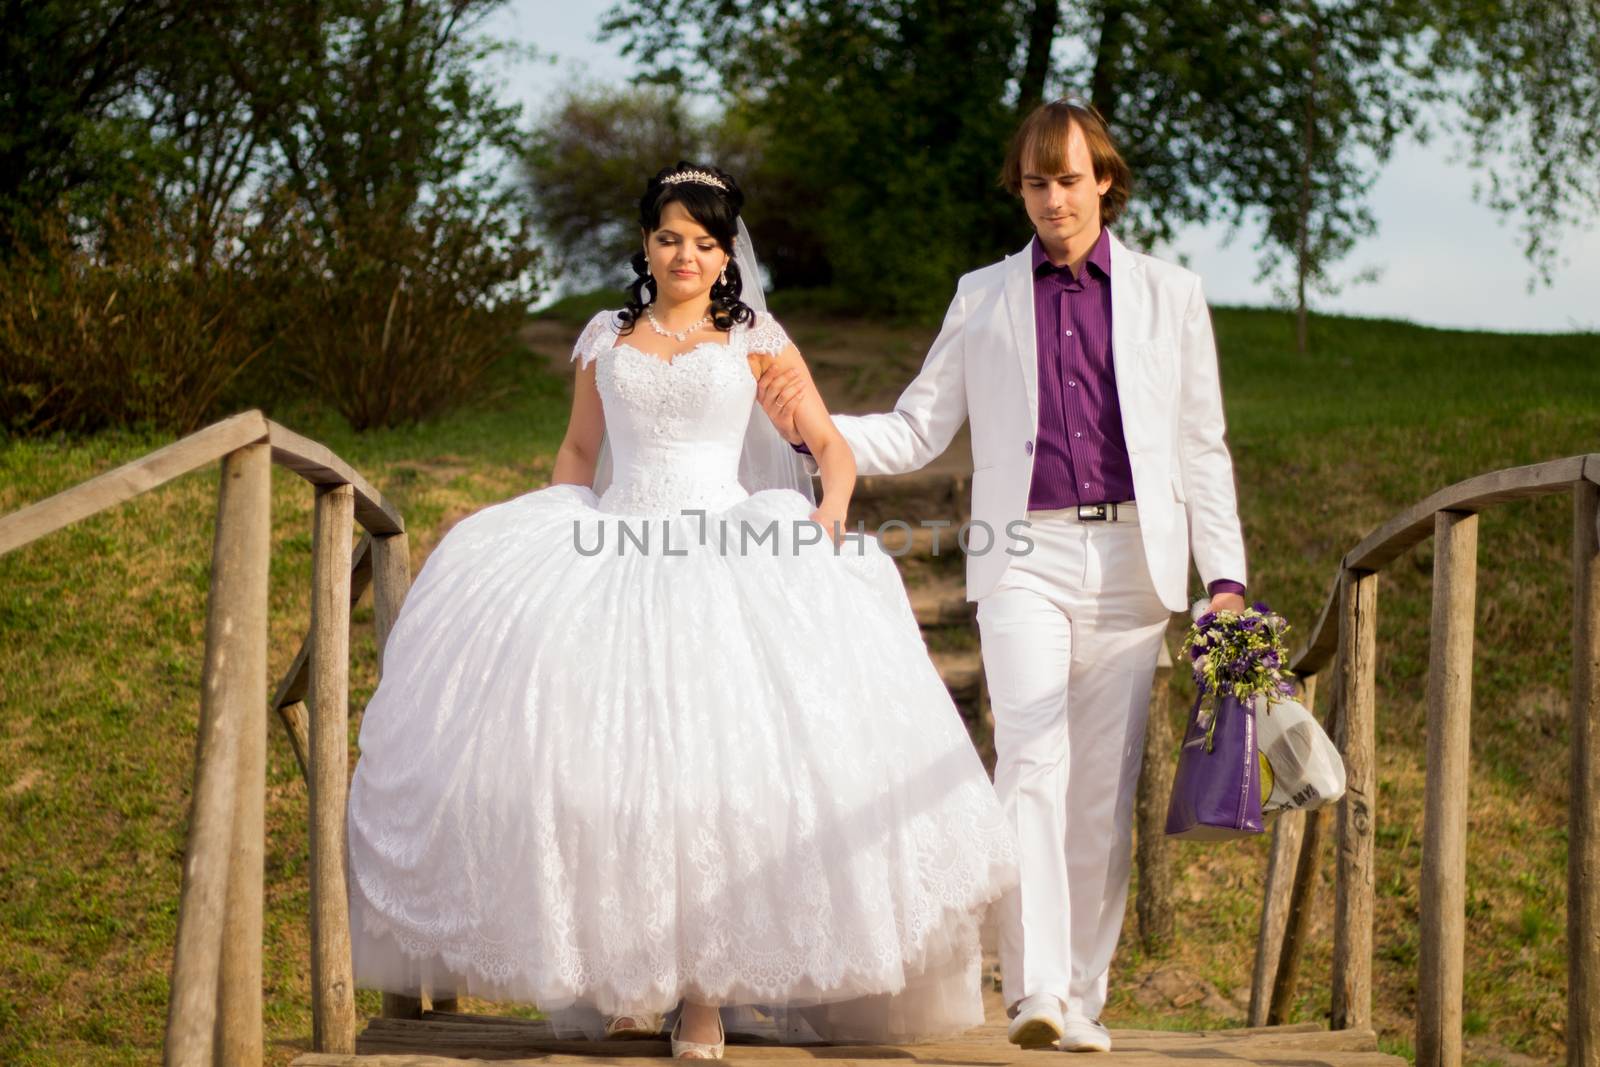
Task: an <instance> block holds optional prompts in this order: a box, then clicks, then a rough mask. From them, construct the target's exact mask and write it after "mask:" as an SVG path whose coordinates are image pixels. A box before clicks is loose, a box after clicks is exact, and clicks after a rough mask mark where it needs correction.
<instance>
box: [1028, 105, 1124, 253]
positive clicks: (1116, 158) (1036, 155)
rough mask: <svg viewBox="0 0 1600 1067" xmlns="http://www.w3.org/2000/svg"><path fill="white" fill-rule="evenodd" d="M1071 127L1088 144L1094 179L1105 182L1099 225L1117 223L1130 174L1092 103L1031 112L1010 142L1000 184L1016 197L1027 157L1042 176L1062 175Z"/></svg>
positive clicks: (1050, 107) (1065, 166)
mask: <svg viewBox="0 0 1600 1067" xmlns="http://www.w3.org/2000/svg"><path fill="white" fill-rule="evenodd" d="M1074 125H1076V126H1077V127H1078V129H1080V130H1082V131H1083V140H1084V143H1085V144H1087V145H1088V146H1089V158H1090V159H1091V160H1093V162H1094V177H1095V181H1096V182H1099V181H1102V180H1104V179H1106V178H1110V179H1111V188H1109V189H1107V190H1106V192H1105V195H1104V196H1102V197H1101V198H1100V221H1101V222H1102V223H1104V224H1105V225H1107V226H1109V225H1111V224H1112V223H1113V222H1116V221H1117V217H1118V216H1119V215H1121V214H1122V209H1123V208H1125V207H1127V206H1128V194H1129V192H1130V191H1131V190H1132V188H1133V172H1132V171H1131V170H1129V169H1128V164H1127V162H1126V161H1125V160H1124V159H1123V158H1122V153H1120V152H1118V151H1117V145H1116V142H1115V141H1113V140H1112V139H1111V131H1110V130H1108V129H1106V120H1105V119H1103V118H1101V117H1100V112H1098V111H1096V110H1095V108H1094V105H1092V104H1075V103H1072V102H1071V101H1069V100H1052V101H1051V102H1050V103H1048V104H1040V105H1039V106H1038V107H1036V108H1034V109H1033V113H1032V114H1030V115H1029V116H1028V117H1027V118H1025V119H1023V120H1022V125H1021V126H1018V127H1017V132H1016V133H1015V134H1014V135H1013V136H1012V138H1011V147H1010V148H1009V149H1007V150H1006V161H1005V165H1004V166H1003V167H1001V168H1000V185H1001V186H1002V187H1003V188H1004V189H1005V190H1006V191H1007V192H1009V193H1011V194H1012V195H1013V196H1015V195H1017V194H1020V193H1021V192H1022V168H1023V166H1024V164H1025V163H1027V162H1028V161H1029V159H1028V157H1030V156H1031V157H1032V162H1033V163H1034V164H1035V165H1037V166H1038V167H1039V169H1040V170H1042V171H1043V172H1044V173H1046V174H1061V173H1063V172H1065V171H1066V169H1067V137H1068V135H1069V134H1071V132H1072V127H1073V126H1074Z"/></svg>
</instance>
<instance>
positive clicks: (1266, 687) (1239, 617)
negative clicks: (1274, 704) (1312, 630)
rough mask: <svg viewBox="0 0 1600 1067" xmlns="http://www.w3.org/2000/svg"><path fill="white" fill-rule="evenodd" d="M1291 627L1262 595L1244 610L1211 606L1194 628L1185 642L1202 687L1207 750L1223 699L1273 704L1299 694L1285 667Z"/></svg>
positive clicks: (1213, 740) (1202, 710)
mask: <svg viewBox="0 0 1600 1067" xmlns="http://www.w3.org/2000/svg"><path fill="white" fill-rule="evenodd" d="M1288 632H1289V624H1288V622H1287V621H1285V620H1284V617H1283V616H1282V615H1279V614H1278V613H1276V612H1275V611H1273V610H1272V609H1271V608H1269V607H1267V605H1265V604H1263V603H1261V602H1260V601H1259V600H1258V601H1256V602H1255V604H1253V605H1251V606H1250V607H1248V608H1246V609H1245V610H1244V611H1207V612H1205V613H1204V614H1201V615H1200V616H1198V617H1197V618H1196V619H1195V620H1194V625H1192V626H1190V627H1189V632H1188V633H1187V634H1185V635H1184V638H1183V647H1184V651H1185V652H1186V653H1187V654H1188V656H1189V662H1190V669H1191V670H1193V671H1194V684H1195V688H1197V689H1198V690H1199V691H1200V705H1201V718H1202V720H1203V723H1204V725H1205V727H1206V751H1207V752H1210V751H1211V750H1212V749H1213V747H1214V746H1215V740H1216V728H1217V719H1216V710H1217V703H1218V701H1219V700H1220V699H1221V698H1223V697H1233V698H1235V699H1237V700H1239V701H1240V702H1241V703H1244V704H1247V705H1251V706H1254V705H1255V704H1256V698H1257V697H1261V698H1264V699H1265V700H1266V701H1267V702H1269V703H1270V702H1271V701H1272V700H1273V699H1274V698H1278V699H1282V698H1284V697H1288V696H1292V695H1293V694H1294V682H1293V680H1292V676H1291V675H1290V674H1289V671H1288V669H1287V668H1286V667H1285V666H1284V664H1285V663H1286V662H1287V661H1288V659H1289V653H1288V652H1287V651H1286V650H1285V648H1284V643H1283V637H1284V635H1285V634H1287V633H1288Z"/></svg>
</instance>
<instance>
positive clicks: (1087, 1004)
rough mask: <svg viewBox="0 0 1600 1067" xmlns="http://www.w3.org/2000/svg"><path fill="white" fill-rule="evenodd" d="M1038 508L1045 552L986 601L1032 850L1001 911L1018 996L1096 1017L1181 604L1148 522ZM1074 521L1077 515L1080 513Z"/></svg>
mask: <svg viewBox="0 0 1600 1067" xmlns="http://www.w3.org/2000/svg"><path fill="white" fill-rule="evenodd" d="M1075 515H1076V510H1075V509H1071V510H1069V511H1067V512H1060V511H1031V512H1029V513H1028V519H1029V521H1030V522H1031V523H1032V528H1031V529H1030V530H1029V534H1028V536H1029V537H1031V538H1032V539H1033V541H1034V546H1033V550H1032V551H1031V552H1030V553H1029V554H1028V555H1024V556H1019V557H1017V558H1016V559H1013V560H1012V561H1011V563H1010V565H1009V567H1008V568H1007V570H1006V573H1005V574H1004V575H1003V576H1002V577H1001V579H1000V582H999V584H998V585H997V586H996V587H995V589H994V591H993V592H991V593H990V594H989V595H987V596H985V597H983V598H982V599H981V600H980V601H979V602H978V627H979V632H980V635H981V637H982V641H983V665H984V671H985V673H986V675H987V680H988V685H989V695H990V701H991V705H992V707H993V711H994V727H995V737H994V743H995V754H996V757H997V763H996V767H995V789H996V791H997V792H998V793H999V795H1000V801H1001V803H1002V804H1003V805H1004V807H1005V810H1006V813H1007V815H1008V816H1009V817H1010V818H1011V819H1012V821H1013V825H1014V826H1015V828H1016V831H1017V837H1018V840H1019V841H1020V843H1021V847H1022V853H1021V875H1022V877H1021V884H1020V886H1019V887H1018V888H1016V889H1014V890H1012V891H1011V892H1009V893H1008V894H1006V895H1005V896H1004V897H1002V898H1001V900H1000V902H999V905H998V911H997V915H996V920H997V923H998V926H999V935H1000V938H999V940H1000V973H1001V982H1002V987H1003V988H1004V990H1005V999H1006V1002H1007V1004H1015V1003H1016V1002H1017V1001H1019V1000H1021V999H1022V998H1023V997H1025V996H1031V995H1033V994H1035V993H1053V994H1055V995H1056V996H1058V997H1060V998H1061V1000H1062V1002H1063V1004H1064V1005H1065V1007H1066V1010H1067V1011H1068V1012H1069V1013H1072V1014H1078V1015H1081V1016H1083V1017H1085V1018H1088V1019H1096V1018H1099V1016H1100V1012H1101V1009H1102V1008H1104V1007H1105V1002H1106V976H1107V973H1108V972H1109V970H1110V967H1111V956H1112V953H1113V952H1114V951H1115V950H1116V947H1117V938H1118V936H1119V934H1120V932H1121V928H1122V916H1123V910H1124V907H1125V905H1126V904H1127V899H1128V875H1129V871H1130V867H1131V857H1132V851H1133V838H1132V829H1133V802H1134V790H1135V786H1136V785H1137V783H1138V777H1139V768H1140V764H1141V759H1142V756H1143V752H1144V730H1145V721H1146V719H1147V717H1148V714H1149V706H1150V684H1151V680H1152V678H1153V676H1154V673H1155V665H1156V659H1157V657H1158V655H1159V652H1160V647H1161V640H1162V634H1163V633H1164V632H1165V629H1166V625H1167V622H1168V619H1169V618H1170V616H1171V613H1170V612H1169V611H1168V610H1167V608H1166V607H1164V606H1163V605H1162V603H1161V600H1160V598H1159V597H1158V596H1157V595H1156V591H1155V586H1154V584H1153V583H1152V582H1151V579H1150V572H1149V568H1148V567H1147V566H1146V564H1145V561H1144V551H1143V545H1142V543H1141V541H1140V534H1139V528H1138V525H1137V523H1136V522H1117V523H1108V522H1079V521H1078V520H1077V519H1076V517H1075ZM1069 516H1071V517H1069Z"/></svg>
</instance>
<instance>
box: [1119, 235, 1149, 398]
mask: <svg viewBox="0 0 1600 1067" xmlns="http://www.w3.org/2000/svg"><path fill="white" fill-rule="evenodd" d="M1139 274H1140V270H1139V262H1138V258H1137V257H1136V256H1134V254H1133V253H1132V252H1130V251H1129V250H1128V246H1127V245H1125V244H1123V243H1122V242H1121V241H1119V240H1117V237H1116V235H1115V234H1112V235H1111V368H1112V371H1113V373H1115V375H1116V378H1117V398H1118V401H1119V402H1120V403H1119V406H1120V407H1121V408H1122V415H1123V425H1124V426H1126V425H1127V421H1128V415H1129V411H1128V404H1127V400H1128V394H1129V391H1130V389H1131V387H1132V383H1133V382H1134V381H1135V378H1134V374H1135V371H1136V367H1135V358H1136V357H1135V356H1134V352H1133V338H1134V337H1135V336H1137V334H1138V330H1137V329H1136V326H1137V325H1138V322H1139V316H1140V315H1142V314H1144V310H1145V300H1144V293H1143V292H1141V291H1140V289H1139V280H1140V279H1139Z"/></svg>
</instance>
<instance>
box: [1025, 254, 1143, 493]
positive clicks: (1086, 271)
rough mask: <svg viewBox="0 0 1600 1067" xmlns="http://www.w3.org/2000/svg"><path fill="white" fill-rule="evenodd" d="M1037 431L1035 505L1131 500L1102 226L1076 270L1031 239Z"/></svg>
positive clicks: (1108, 262) (1130, 469)
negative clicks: (1055, 261)
mask: <svg viewBox="0 0 1600 1067" xmlns="http://www.w3.org/2000/svg"><path fill="white" fill-rule="evenodd" d="M1033 327H1034V337H1035V339H1036V341H1037V342H1038V345H1037V347H1038V359H1039V432H1038V433H1037V434H1036V435H1035V436H1034V446H1033V482H1032V485H1031V487H1030V488H1029V490H1028V509H1029V510H1030V511H1051V510H1054V509H1056V508H1071V507H1077V506H1078V505H1079V504H1104V503H1109V502H1112V501H1115V502H1117V503H1121V502H1122V501H1125V500H1132V499H1133V467H1132V464H1130V462H1129V461H1128V446H1127V443H1126V442H1125V440H1124V438H1123V434H1122V409H1121V408H1120V407H1118V405H1117V373H1116V370H1115V368H1114V367H1113V366H1112V365H1111V235H1110V233H1109V232H1107V231H1106V230H1101V231H1100V238H1099V240H1097V241H1095V243H1094V247H1093V248H1091V249H1089V255H1088V258H1087V259H1085V260H1084V262H1083V266H1082V268H1081V269H1080V271H1079V273H1078V276H1077V277H1073V275H1072V271H1071V269H1070V268H1067V267H1057V266H1055V265H1054V264H1052V263H1051V262H1050V258H1049V257H1048V256H1047V255H1045V251H1044V245H1042V244H1041V243H1040V242H1039V239H1038V238H1037V237H1035V238H1034V239H1033Z"/></svg>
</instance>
